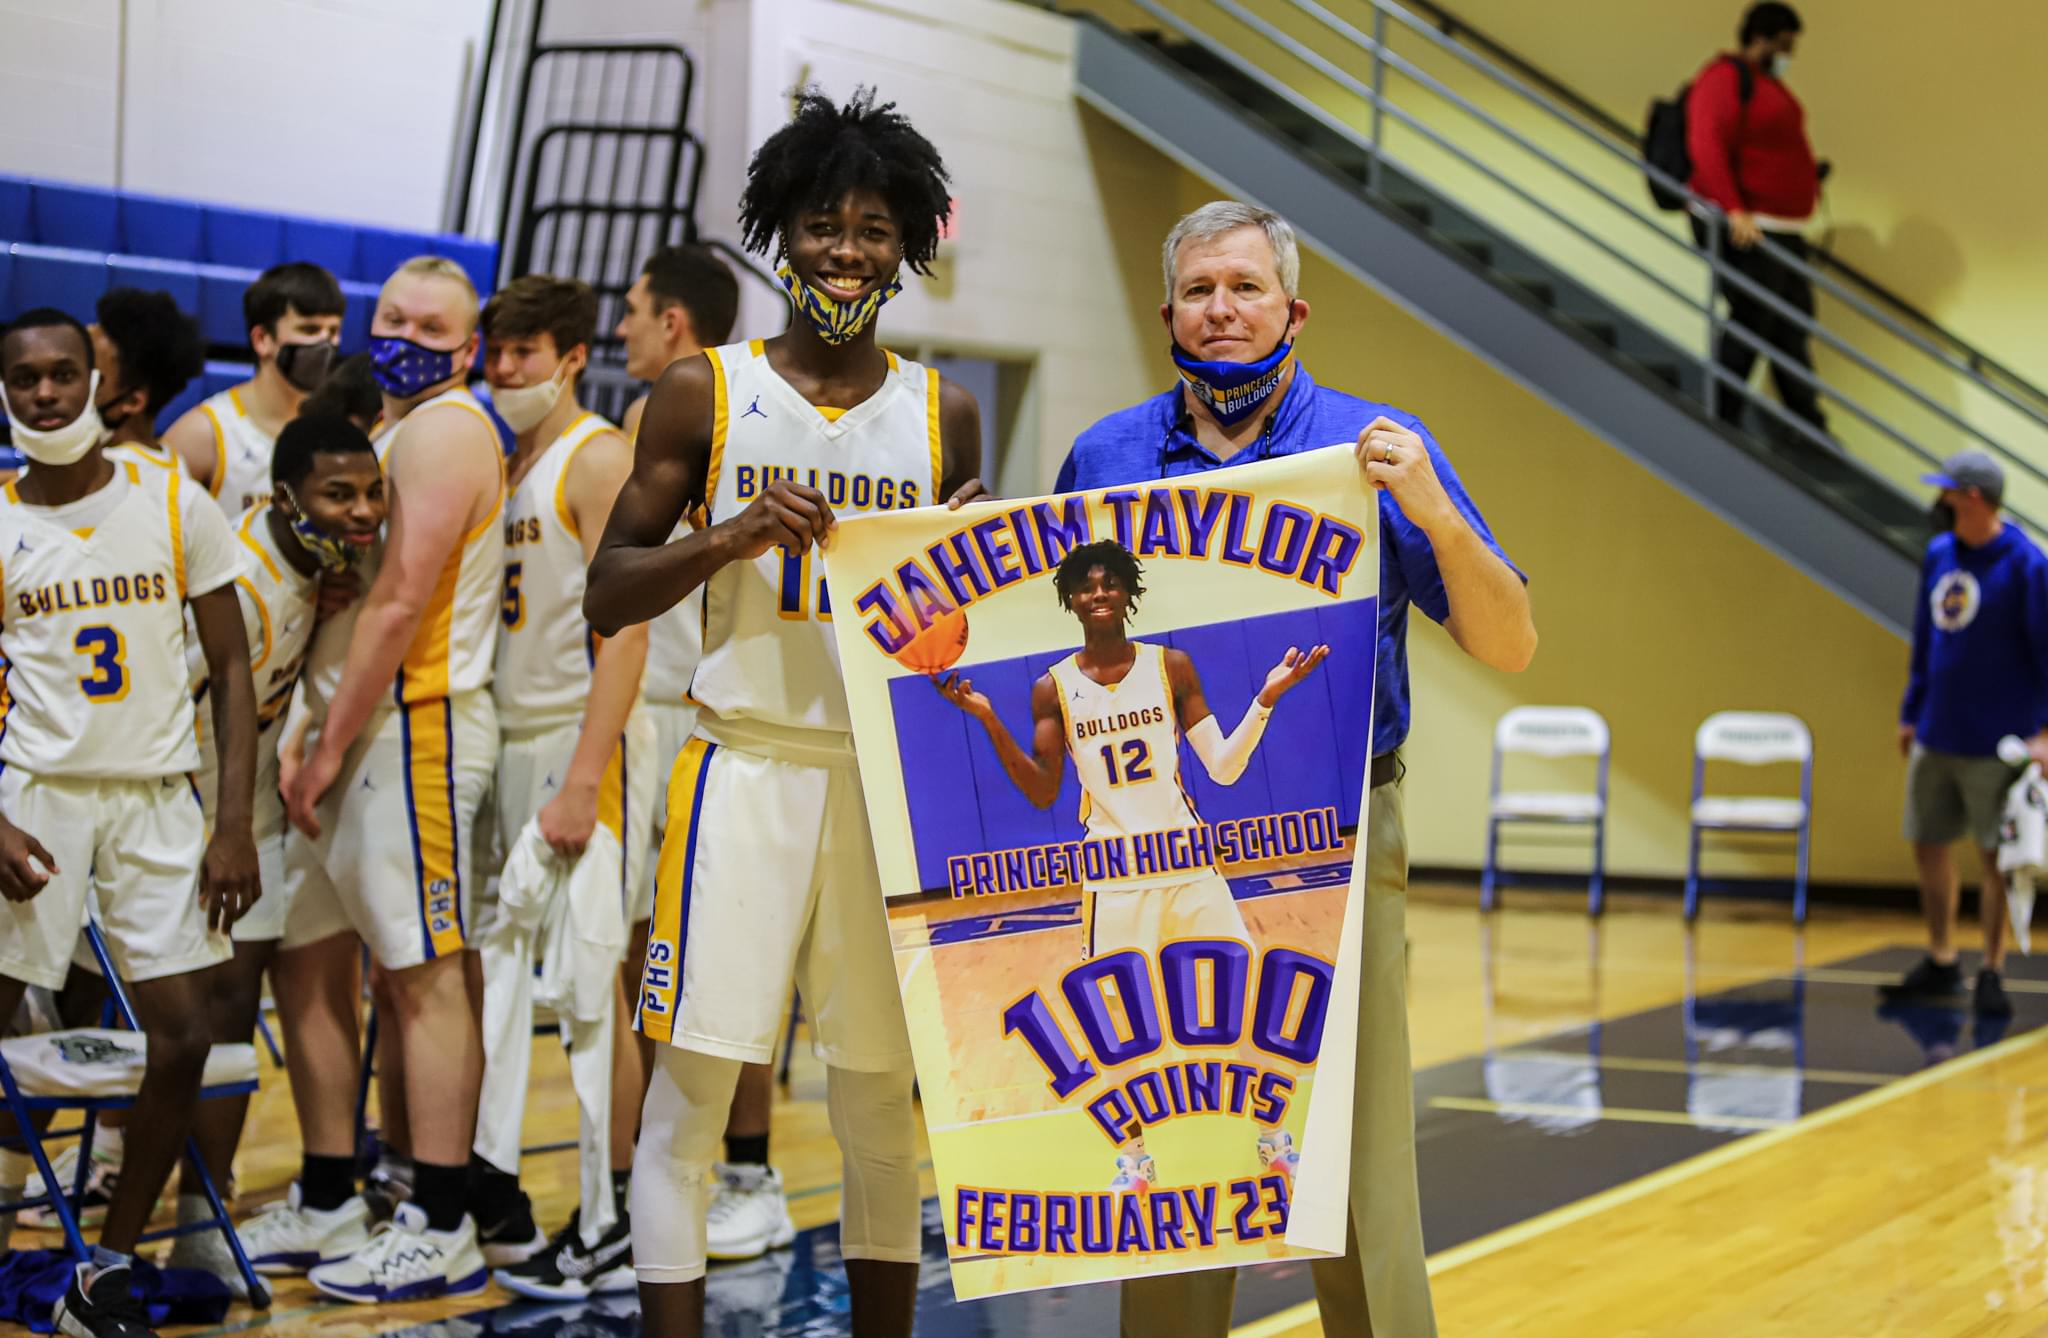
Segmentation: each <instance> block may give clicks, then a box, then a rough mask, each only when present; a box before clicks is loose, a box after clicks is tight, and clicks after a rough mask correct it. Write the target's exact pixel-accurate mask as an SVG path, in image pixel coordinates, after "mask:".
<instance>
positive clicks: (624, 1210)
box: [612, 1171, 633, 1218]
mask: <svg viewBox="0 0 2048 1338" xmlns="http://www.w3.org/2000/svg"><path fill="white" fill-rule="evenodd" d="M612 1203H613V1205H614V1206H615V1207H617V1208H618V1210H619V1216H620V1217H621V1218H624V1217H626V1216H628V1215H630V1214H631V1213H632V1211H633V1173H632V1172H631V1171H613V1172H612Z"/></svg>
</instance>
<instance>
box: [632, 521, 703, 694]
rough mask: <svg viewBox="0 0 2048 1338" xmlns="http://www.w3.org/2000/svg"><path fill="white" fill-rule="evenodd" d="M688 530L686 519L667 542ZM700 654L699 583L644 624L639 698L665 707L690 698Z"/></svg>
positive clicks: (701, 591)
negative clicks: (644, 651)
mask: <svg viewBox="0 0 2048 1338" xmlns="http://www.w3.org/2000/svg"><path fill="white" fill-rule="evenodd" d="M689 532H690V526H689V524H688V523H687V522H685V523H683V524H680V525H678V526H676V530H675V533H674V534H672V535H670V536H669V542H671V543H673V542H675V541H676V540H677V539H680V538H682V537H683V536H684V535H686V534H688V533H689ZM703 655H704V587H702V586H699V587H697V588H696V589H695V590H692V591H691V592H690V593H689V594H688V595H686V596H684V597H683V598H682V599H681V600H680V601H679V602H678V603H677V604H676V606H675V607H674V608H672V609H670V610H669V611H668V612H667V613H664V614H662V615H661V616H660V617H658V618H656V619H655V620H654V621H653V622H651V623H649V624H647V668H646V670H645V671H644V672H642V673H641V675H640V700H642V701H644V702H655V703H659V704H661V705H664V706H680V705H682V704H684V703H685V702H687V701H689V700H690V679H691V678H692V677H694V676H695V675H696V672H697V662H698V660H700V659H701V658H703Z"/></svg>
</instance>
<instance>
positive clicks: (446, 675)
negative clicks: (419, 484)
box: [372, 387, 505, 704]
mask: <svg viewBox="0 0 2048 1338" xmlns="http://www.w3.org/2000/svg"><path fill="white" fill-rule="evenodd" d="M444 404H453V405H457V406H459V407H461V408H463V409H466V410H468V411H469V412H470V413H473V414H475V415H476V420H477V422H478V423H479V424H481V425H482V426H483V428H484V430H485V431H486V432H488V433H489V434H490V440H491V445H492V447H493V448H495V447H497V445H498V429H497V427H496V425H495V424H493V423H492V422H491V417H490V415H489V414H488V413H486V412H484V407H483V405H481V404H479V403H477V400H476V396H474V395H472V394H470V393H469V391H467V390H465V389H462V388H460V387H458V388H456V389H454V390H447V391H443V392H442V393H440V394H439V395H436V396H434V397H433V398H432V399H430V400H427V401H425V402H424V403H422V404H417V405H415V406H413V409H412V411H411V412H410V413H408V414H406V416H405V417H404V418H401V419H399V420H398V421H397V422H396V423H389V424H386V425H385V426H384V427H382V428H381V429H379V431H378V433H377V435H376V437H375V438H374V439H373V441H372V444H373V445H374V446H375V447H376V448H377V463H379V464H380V465H382V466H384V473H385V475H386V477H389V476H390V473H391V455H392V452H394V451H397V450H399V449H401V448H402V447H403V446H404V444H405V428H406V425H407V424H408V423H412V422H414V421H416V420H417V419H418V418H419V416H420V415H421V414H423V413H425V412H427V411H428V410H429V409H433V408H438V407H439V406H441V405H444ZM504 467H505V462H504V457H503V456H502V455H501V456H500V457H499V459H498V471H499V481H500V484H501V485H502V483H503V479H504ZM504 509H505V505H504V490H503V487H502V486H501V487H500V489H499V497H498V505H496V506H494V507H492V508H491V512H490V514H489V515H487V516H485V517H484V518H483V520H482V521H481V522H480V523H479V524H477V526H476V527H475V528H473V529H471V530H470V531H469V532H468V533H467V534H465V535H463V536H462V542H461V543H459V544H457V545H456V546H455V551H454V552H452V553H450V554H449V555H448V565H447V567H446V568H445V569H444V570H443V571H442V573H441V579H440V580H439V581H438V582H437V583H436V584H435V587H434V591H433V595H432V597H431V598H430V599H429V601H428V604H427V610H426V615H425V616H424V617H422V618H421V619H420V626H419V631H417V632H415V633H414V634H413V639H412V645H411V646H410V647H409V648H408V649H407V650H406V652H405V660H404V662H403V663H401V664H400V665H399V668H398V683H397V697H398V700H399V702H401V703H406V704H409V703H412V702H422V701H433V700H435V699H437V698H441V697H446V696H450V695H452V694H454V693H457V692H468V691H471V690H473V689H476V688H483V687H489V686H490V683H491V662H492V660H493V659H494V658H495V656H496V652H497V646H498V609H499V604H500V594H501V592H502V591H503V589H504V581H505V548H504V540H503V538H502V537H501V536H500V535H499V533H498V518H499V517H500V516H501V515H502V514H503V513H504Z"/></svg>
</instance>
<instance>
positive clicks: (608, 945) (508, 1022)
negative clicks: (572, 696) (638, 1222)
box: [474, 819, 626, 1245]
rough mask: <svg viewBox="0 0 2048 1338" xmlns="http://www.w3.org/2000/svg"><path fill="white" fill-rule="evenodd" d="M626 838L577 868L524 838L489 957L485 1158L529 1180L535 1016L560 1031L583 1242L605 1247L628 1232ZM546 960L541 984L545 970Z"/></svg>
mask: <svg viewBox="0 0 2048 1338" xmlns="http://www.w3.org/2000/svg"><path fill="white" fill-rule="evenodd" d="M621 876H622V875H621V871H620V852H619V842H618V838H617V837H615V836H613V835H612V834H611V832H610V831H609V830H607V829H606V828H603V827H599V828H598V829H597V831H596V832H595V833H593V834H592V836H591V840H590V844H589V845H588V846H587V847H585V848H584V851H583V854H582V855H580V856H579V857H577V859H576V861H575V862H574V863H573V864H569V863H565V862H564V861H563V860H562V859H561V858H560V857H558V856H557V855H556V854H555V852H554V850H553V849H552V848H551V847H550V846H549V845H548V843H547V841H546V840H544V839H543V838H542V837H541V834H540V823H539V820H538V819H534V820H531V821H529V822H528V823H527V824H526V826H525V827H523V828H521V829H520V832H519V838H518V839H517V840H516V841H515V842H513V845H512V850H511V851H510V853H509V854H508V855H507V857H506V860H505V868H504V872H503V873H502V874H500V875H499V882H498V904H499V906H500V907H501V908H502V914H501V915H500V916H499V918H498V920H497V922H496V923H495V924H494V925H493V926H492V929H491V933H490V935H489V936H488V937H487V938H485V940H484V943H483V947H482V957H483V968H484V1084H483V1095H482V1099H481V1101H480V1102H479V1105H478V1110H477V1122H476V1141H475V1144H474V1146H475V1148H476V1151H477V1152H478V1154H479V1155H481V1156H482V1157H483V1158H484V1159H485V1160H486V1161H489V1162H490V1163H491V1164H492V1165H493V1166H496V1167H499V1168H500V1169H502V1170H508V1171H513V1172H517V1170H518V1169H519V1147H520V1126H521V1123H522V1117H523V1116H524V1115H525V1112H526V1089H527V1082H528V1076H529V1070H530V1068H531V1066H532V1054H533V1042H532V1036H533V1006H534V1004H535V1003H536V1002H539V1003H543V1004H547V1005H548V1006H550V1007H552V1008H553V1009H554V1010H555V1015H556V1017H557V1018H558V1019H559V1020H560V1024H561V1034H562V1044H563V1045H564V1046H565V1047H566V1048H567V1049H568V1051H569V1077H570V1084H571V1086H572V1087H573V1088H574V1089H575V1092H576V1108H577V1114H578V1117H579V1125H580V1127H579V1129H578V1131H577V1134H578V1137H577V1147H578V1152H579V1159H580V1161H581V1163H582V1166H581V1175H580V1181H581V1190H582V1196H581V1204H582V1212H583V1217H582V1223H581V1225H582V1234H583V1237H584V1243H585V1244H586V1245H594V1244H596V1242H597V1241H598V1240H599V1239H601V1238H602V1237H603V1235H604V1233H605V1232H607V1231H609V1230H611V1228H612V1226H613V1224H614V1223H615V1222H616V1221H617V1212H616V1209H615V1206H614V1204H613V1202H612V1191H611V1094H612V1027H613V1023H614V1010H615V1008H616V1004H617V990H618V986H617V980H618V971H619V963H620V962H621V961H622V960H623V959H624V958H625V955H626V916H625V907H624V904H623V901H622V898H621V894H620V888H619V881H620V878H621ZM536 955H538V956H539V958H540V962H541V969H540V974H539V976H538V977H536V976H535V974H534V970H533V964H534V959H535V956H536Z"/></svg>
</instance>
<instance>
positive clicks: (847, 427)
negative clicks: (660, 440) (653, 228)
mask: <svg viewBox="0 0 2048 1338" xmlns="http://www.w3.org/2000/svg"><path fill="white" fill-rule="evenodd" d="M888 356H889V372H888V375H887V376H886V377H885V378H884V379H883V381H882V385H881V387H880V389H878V390H876V391H875V393H874V394H873V395H870V396H869V397H868V398H867V399H866V400H865V401H864V402H862V403H860V404H857V405H855V406H854V407H852V408H851V409H848V410H846V411H845V412H844V413H838V414H835V413H833V412H832V411H829V410H821V409H819V408H818V407H817V406H816V405H813V404H811V403H810V402H809V401H807V400H805V399H804V397H803V396H801V395H799V394H797V392H796V391H795V389H793V388H792V387H791V386H790V384H789V383H788V382H787V381H784V380H783V379H782V377H781V376H779V375H778V374H777V373H776V372H775V370H774V369H773V368H771V367H770V366H769V365H768V359H767V357H766V355H765V354H764V353H763V351H762V344H761V341H759V340H755V341H754V342H753V343H750V344H728V345H726V346H725V347H723V348H716V349H709V350H706V352H705V357H707V358H709V359H710V360H711V365H712V369H713V371H714V373H715V374H716V377H717V380H716V383H715V384H716V391H715V403H714V405H713V412H712V441H711V466H710V471H709V474H708V476H707V478H706V479H705V484H704V495H705V497H706V498H707V499H708V501H709V508H710V513H711V521H712V522H713V523H714V524H715V523H717V522H720V521H725V520H730V519H731V518H732V517H734V516H736V515H738V514H739V513H740V512H741V511H743V510H745V509H746V507H747V506H748V504H749V503H751V502H752V501H753V500H754V499H755V498H756V497H759V496H760V495H761V494H762V492H764V491H765V490H766V489H767V488H768V487H769V486H770V485H771V484H773V483H775V482H776V481H777V480H788V481H790V482H793V483H803V484H808V485H809V486H811V487H814V488H816V489H818V491H820V492H822V493H824V494H825V500H826V501H827V502H828V503H829V504H830V505H831V506H832V508H833V509H834V510H835V511H839V512H841V513H845V512H853V511H889V510H901V509H907V508H910V507H916V506H925V505H928V504H930V503H931V502H932V501H933V500H934V499H935V498H936V497H937V496H938V491H939V479H940V475H941V465H940V451H939V374H938V373H937V372H935V371H932V370H930V369H928V368H925V367H921V366H919V365H918V364H917V363H914V362H909V361H907V360H904V359H901V358H898V357H897V356H896V355H895V354H893V353H892V354H889V355H888ZM831 617H832V610H831V607H830V604H829V602H828V601H827V599H826V594H825V580H824V568H823V564H822V563H821V562H819V561H818V559H817V552H816V549H815V548H813V549H811V550H808V551H806V552H803V553H800V554H794V555H792V554H787V553H785V552H783V551H782V550H781V549H779V548H771V549H769V550H768V551H767V552H766V553H764V554H762V555H761V556H760V557H758V558H755V559H754V560H753V561H751V562H733V563H729V564H727V565H726V566H724V567H722V568H720V569H719V571H718V572H717V574H716V575H714V576H713V577H712V578H711V580H710V581H709V582H707V583H706V585H705V592H704V656H703V659H702V660H701V661H700V662H699V664H698V666H697V673H696V676H695V678H694V679H693V680H692V682H691V686H690V695H691V697H693V698H694V699H695V700H696V701H697V702H698V703H700V704H701V705H703V706H704V707H705V708H706V709H708V710H711V711H713V712H715V713H716V714H718V715H720V716H725V717H734V716H738V717H745V718H748V719H753V720H760V721H763V722H765V723H768V724H773V725H781V726H784V727H788V728H795V729H817V730H833V731H838V732H845V731H847V730H849V729H850V728H851V724H850V722H849V720H848V717H847V710H846V687H845V684H844V683H843V682H842V681H841V679H840V676H839V646H838V643H837V642H836V641H835V640H834V639H833V637H832V629H831V628H829V627H827V626H826V623H828V622H829V621H830V620H831Z"/></svg>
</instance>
